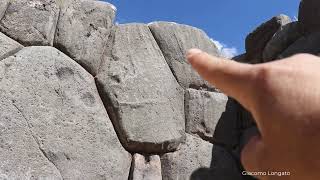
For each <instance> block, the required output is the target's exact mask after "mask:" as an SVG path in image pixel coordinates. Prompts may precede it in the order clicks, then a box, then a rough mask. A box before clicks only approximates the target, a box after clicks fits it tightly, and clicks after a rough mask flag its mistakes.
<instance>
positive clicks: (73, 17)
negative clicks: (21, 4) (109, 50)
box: [54, 0, 116, 75]
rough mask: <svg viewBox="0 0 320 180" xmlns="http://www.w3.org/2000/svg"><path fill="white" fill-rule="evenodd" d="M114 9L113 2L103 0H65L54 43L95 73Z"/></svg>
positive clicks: (111, 22)
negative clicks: (103, 0)
mask: <svg viewBox="0 0 320 180" xmlns="http://www.w3.org/2000/svg"><path fill="white" fill-rule="evenodd" d="M115 11H116V9H115V8H114V6H113V5H111V4H109V3H107V2H102V1H92V0H67V1H63V4H62V9H61V12H60V17H59V22H58V25H57V30H56V36H55V41H54V46H55V47H58V48H59V49H61V50H62V51H63V52H64V53H66V54H67V55H69V56H70V57H71V58H72V59H74V60H76V61H77V62H78V63H79V64H81V65H82V66H83V67H85V69H87V70H88V71H89V72H90V73H91V74H93V75H96V74H97V71H98V69H99V66H100V63H101V60H102V58H103V53H104V51H105V49H106V43H107V40H108V37H109V35H110V31H111V27H112V25H113V20H114V17H115Z"/></svg>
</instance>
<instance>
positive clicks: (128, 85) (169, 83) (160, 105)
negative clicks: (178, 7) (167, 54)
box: [96, 23, 185, 153]
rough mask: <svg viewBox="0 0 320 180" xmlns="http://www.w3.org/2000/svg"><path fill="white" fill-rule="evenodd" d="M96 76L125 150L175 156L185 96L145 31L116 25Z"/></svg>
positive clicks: (142, 27) (140, 27)
mask: <svg viewBox="0 0 320 180" xmlns="http://www.w3.org/2000/svg"><path fill="white" fill-rule="evenodd" d="M113 42H114V44H113V46H112V47H111V49H110V50H109V53H108V55H107V57H106V59H105V60H104V63H103V65H102V66H101V68H100V72H99V74H98V75H97V77H96V79H97V83H98V88H99V90H100V92H101V93H100V94H101V95H102V97H103V100H104V103H105V106H106V107H107V109H108V112H109V115H110V117H111V119H112V121H113V124H114V125H115V127H116V129H117V132H118V135H119V136H120V139H121V141H122V144H123V145H124V146H125V147H126V148H127V150H129V151H132V152H142V153H162V152H169V151H173V150H175V149H176V148H177V147H178V145H179V144H180V143H181V142H182V141H183V139H184V134H185V120H184V93H183V89H182V88H181V87H180V86H179V84H178V83H177V81H176V79H175V78H174V76H173V75H172V73H171V71H170V68H169V66H168V65H167V63H166V61H165V59H164V57H163V55H162V53H161V50H160V49H159V47H158V45H157V43H156V41H155V40H154V38H153V36H152V34H151V32H150V30H149V28H148V26H147V25H144V24H135V23H133V24H125V25H119V26H117V27H116V29H115V34H114V38H113Z"/></svg>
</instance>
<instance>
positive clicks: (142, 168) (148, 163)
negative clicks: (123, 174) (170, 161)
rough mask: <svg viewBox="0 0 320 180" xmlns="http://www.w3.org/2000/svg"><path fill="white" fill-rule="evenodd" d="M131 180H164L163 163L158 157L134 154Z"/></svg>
mask: <svg viewBox="0 0 320 180" xmlns="http://www.w3.org/2000/svg"><path fill="white" fill-rule="evenodd" d="M131 169H132V172H131V177H130V180H162V176H161V161H160V157H159V156H158V155H152V156H146V157H145V156H143V155H141V154H134V155H133V159H132V167H131Z"/></svg>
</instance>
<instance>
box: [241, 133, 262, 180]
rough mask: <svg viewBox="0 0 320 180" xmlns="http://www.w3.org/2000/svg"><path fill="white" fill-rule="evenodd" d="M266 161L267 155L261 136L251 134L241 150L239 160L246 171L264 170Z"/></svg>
mask: <svg viewBox="0 0 320 180" xmlns="http://www.w3.org/2000/svg"><path fill="white" fill-rule="evenodd" d="M267 161H268V157H267V153H266V151H265V146H264V143H263V141H262V140H261V137H260V136H258V135H257V136H253V137H252V138H251V139H250V140H249V142H248V143H247V144H246V145H245V147H244V148H243V150H242V152H241V162H242V164H243V166H244V168H245V170H246V172H262V171H266V170H267V169H265V167H266V166H267V165H266V164H267V163H268V162H267ZM257 178H261V177H257Z"/></svg>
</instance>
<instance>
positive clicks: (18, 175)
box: [0, 63, 62, 180]
mask: <svg viewBox="0 0 320 180" xmlns="http://www.w3.org/2000/svg"><path fill="white" fill-rule="evenodd" d="M0 64H1V66H2V65H3V63H0ZM1 70H3V67H1V68H0V71H1ZM0 78H1V79H0V81H2V78H3V77H2V74H1V75H0ZM1 85H2V83H1ZM0 112H1V113H0V179H31V177H33V178H32V179H52V180H58V179H60V180H62V177H61V175H60V173H59V171H58V169H57V168H56V167H55V166H54V164H52V163H51V162H50V161H49V160H48V159H47V158H46V156H45V155H44V154H43V153H42V151H41V149H40V147H39V145H38V140H37V139H35V138H34V135H33V133H32V131H31V130H30V127H29V122H28V120H27V119H26V118H25V117H24V114H22V113H21V111H20V110H19V109H18V108H17V106H16V105H15V104H14V101H12V100H10V99H7V98H6V97H5V94H3V92H2V91H0Z"/></svg>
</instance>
